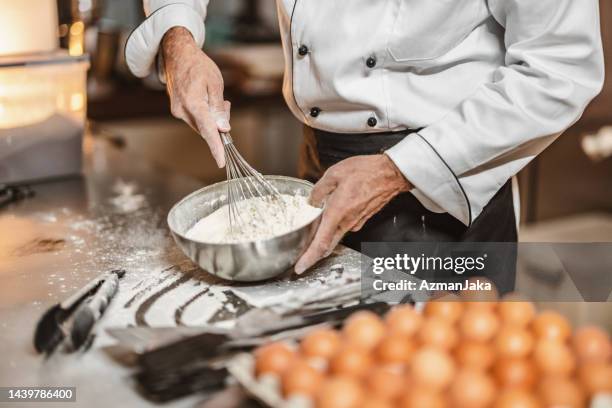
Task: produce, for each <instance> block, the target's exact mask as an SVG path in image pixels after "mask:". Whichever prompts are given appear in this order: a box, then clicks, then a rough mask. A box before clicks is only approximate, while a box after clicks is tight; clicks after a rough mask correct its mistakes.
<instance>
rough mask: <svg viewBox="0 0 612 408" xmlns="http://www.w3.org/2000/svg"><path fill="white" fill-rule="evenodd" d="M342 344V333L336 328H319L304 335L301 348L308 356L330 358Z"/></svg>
mask: <svg viewBox="0 0 612 408" xmlns="http://www.w3.org/2000/svg"><path fill="white" fill-rule="evenodd" d="M341 344H342V341H341V339H340V334H339V333H338V332H337V331H336V330H332V329H317V330H314V331H312V332H310V333H308V334H307V335H306V336H305V337H304V339H303V340H302V343H301V344H300V350H301V352H302V354H303V355H304V356H306V357H320V358H324V359H329V358H331V356H333V355H334V354H336V352H337V351H338V350H339V349H340V346H341Z"/></svg>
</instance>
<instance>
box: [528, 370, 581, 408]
mask: <svg viewBox="0 0 612 408" xmlns="http://www.w3.org/2000/svg"><path fill="white" fill-rule="evenodd" d="M538 393H539V395H540V398H541V400H542V403H543V404H544V406H546V407H563V408H584V407H585V406H586V405H585V404H586V396H585V394H584V391H583V390H582V388H581V387H580V386H579V385H578V384H577V383H576V382H574V381H572V380H570V379H568V378H563V377H546V378H544V379H543V380H542V381H541V382H540V386H539V387H538Z"/></svg>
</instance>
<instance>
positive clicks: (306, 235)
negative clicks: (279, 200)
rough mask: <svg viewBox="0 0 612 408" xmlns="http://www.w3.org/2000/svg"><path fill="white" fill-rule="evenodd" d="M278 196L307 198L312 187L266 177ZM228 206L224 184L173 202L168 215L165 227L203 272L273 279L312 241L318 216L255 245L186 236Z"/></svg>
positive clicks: (239, 278)
mask: <svg viewBox="0 0 612 408" xmlns="http://www.w3.org/2000/svg"><path fill="white" fill-rule="evenodd" d="M266 179H267V180H269V181H270V182H271V183H272V184H273V185H274V186H275V187H276V188H277V189H278V191H279V192H280V193H281V194H291V195H303V196H308V194H310V191H311V190H312V187H313V185H312V184H311V183H309V182H307V181H305V180H300V179H296V178H292V177H283V176H266ZM224 204H227V185H226V184H225V182H221V183H216V184H213V185H211V186H207V187H204V188H202V189H200V190H197V191H195V192H193V193H191V194H189V195H188V196H187V197H185V198H183V199H182V200H181V201H179V202H178V203H176V204H175V205H174V207H172V209H171V210H170V212H169V213H168V226H169V227H170V231H172V236H173V237H174V240H175V241H176V243H177V245H178V246H179V248H181V250H182V251H183V252H184V253H185V254H186V255H187V256H188V257H189V258H190V259H191V260H192V261H193V262H195V263H197V264H198V265H199V266H200V267H201V268H202V269H204V270H205V271H207V272H209V273H211V274H213V275H215V276H218V277H220V278H223V279H227V280H232V281H244V282H249V281H259V280H264V279H269V278H273V277H275V276H278V275H280V274H282V273H283V272H285V271H286V270H287V269H289V268H290V267H291V266H293V265H294V264H295V262H296V261H297V259H298V257H299V256H300V255H301V253H302V252H303V251H304V250H305V249H306V246H307V245H308V244H309V243H310V241H312V238H313V237H314V233H315V231H316V229H317V226H318V225H319V221H320V219H321V215H319V216H318V217H317V218H315V219H314V220H313V221H312V222H310V223H309V224H307V225H305V226H303V227H301V228H299V229H297V230H295V231H291V232H288V233H286V234H284V235H280V236H278V237H274V238H270V239H267V240H262V241H256V242H241V243H236V244H215V243H206V242H199V241H194V240H192V239H189V238H187V237H186V236H185V235H186V233H187V231H188V230H189V228H191V227H192V226H193V225H194V224H195V223H196V222H198V221H199V220H200V219H201V218H203V217H206V216H207V215H209V214H210V213H212V212H213V211H215V210H217V209H218V208H219V207H221V206H222V205H224Z"/></svg>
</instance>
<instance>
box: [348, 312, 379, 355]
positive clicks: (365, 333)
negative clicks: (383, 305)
mask: <svg viewBox="0 0 612 408" xmlns="http://www.w3.org/2000/svg"><path fill="white" fill-rule="evenodd" d="M385 332H386V329H385V325H384V324H383V322H382V321H381V319H380V318H379V317H378V316H377V315H376V314H374V313H372V312H368V311H361V312H357V313H354V314H353V315H351V317H349V318H348V320H347V321H346V323H345V324H344V327H343V328H342V334H343V336H344V338H345V340H346V341H347V342H348V343H350V344H353V345H356V346H359V347H361V348H363V349H366V350H371V349H373V348H374V347H376V345H377V344H378V342H379V341H380V340H382V338H383V337H384V336H385Z"/></svg>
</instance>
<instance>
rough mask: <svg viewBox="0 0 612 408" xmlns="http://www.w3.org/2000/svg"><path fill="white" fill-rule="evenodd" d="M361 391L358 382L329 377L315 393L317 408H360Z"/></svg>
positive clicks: (350, 379) (362, 394)
mask: <svg viewBox="0 0 612 408" xmlns="http://www.w3.org/2000/svg"><path fill="white" fill-rule="evenodd" d="M363 396H364V393H363V389H362V387H361V385H360V384H359V382H358V381H356V380H354V379H352V378H347V377H331V378H329V379H326V380H325V381H323V385H322V386H321V388H320V389H319V392H317V397H316V406H317V408H360V407H361V402H362V400H363Z"/></svg>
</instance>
